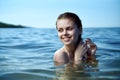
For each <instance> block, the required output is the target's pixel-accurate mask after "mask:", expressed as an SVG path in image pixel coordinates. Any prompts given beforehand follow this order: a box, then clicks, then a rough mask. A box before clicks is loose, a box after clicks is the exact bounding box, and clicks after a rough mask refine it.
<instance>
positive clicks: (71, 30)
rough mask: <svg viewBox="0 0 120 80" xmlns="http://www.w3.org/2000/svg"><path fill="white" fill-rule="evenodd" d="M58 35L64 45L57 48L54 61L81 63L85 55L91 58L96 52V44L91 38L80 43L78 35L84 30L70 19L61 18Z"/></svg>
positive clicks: (58, 23)
mask: <svg viewBox="0 0 120 80" xmlns="http://www.w3.org/2000/svg"><path fill="white" fill-rule="evenodd" d="M57 30H58V36H59V38H60V40H61V42H62V43H63V44H64V46H63V47H62V48H61V49H59V50H57V51H56V52H55V54H54V61H55V62H57V63H61V64H65V63H68V62H73V63H74V64H80V63H81V61H82V60H83V57H85V58H86V59H91V57H92V56H94V54H95V52H96V49H97V47H96V45H95V44H94V43H93V42H92V41H91V40H90V39H86V41H85V42H83V41H82V40H81V41H79V43H78V37H79V35H80V34H82V31H81V30H80V29H78V28H77V25H76V24H75V23H74V22H73V21H71V20H69V19H60V20H58V22H57Z"/></svg>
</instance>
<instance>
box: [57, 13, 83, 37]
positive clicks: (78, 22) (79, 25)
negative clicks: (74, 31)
mask: <svg viewBox="0 0 120 80" xmlns="http://www.w3.org/2000/svg"><path fill="white" fill-rule="evenodd" d="M60 19H70V20H72V21H73V22H74V23H75V24H76V25H77V28H78V29H80V30H81V32H82V22H81V20H80V18H79V17H78V16H77V14H75V13H72V12H65V13H62V14H60V15H59V16H58V18H57V21H58V20H60ZM57 21H56V28H57ZM79 38H80V39H81V35H79Z"/></svg>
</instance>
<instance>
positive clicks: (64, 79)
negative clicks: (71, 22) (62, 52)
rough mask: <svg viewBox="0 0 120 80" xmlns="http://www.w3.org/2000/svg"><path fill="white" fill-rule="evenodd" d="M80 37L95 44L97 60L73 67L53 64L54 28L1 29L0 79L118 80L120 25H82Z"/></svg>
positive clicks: (55, 35)
mask: <svg viewBox="0 0 120 80" xmlns="http://www.w3.org/2000/svg"><path fill="white" fill-rule="evenodd" d="M82 38H83V39H84V40H85V39H86V38H91V39H92V41H93V42H94V43H95V44H96V45H97V47H98V49H97V52H96V61H97V63H96V65H95V66H92V65H91V66H90V65H89V64H86V65H89V66H86V67H84V68H82V69H78V70H74V69H72V68H70V67H69V68H67V67H66V65H62V66H55V65H54V61H53V55H54V52H55V51H56V50H57V49H59V48H61V47H62V45H63V44H62V43H61V42H60V40H59V39H58V36H57V31H56V30H55V29H51V28H45V29H36V28H0V80H120V27H116V28H84V29H83V35H82ZM68 66H69V65H68Z"/></svg>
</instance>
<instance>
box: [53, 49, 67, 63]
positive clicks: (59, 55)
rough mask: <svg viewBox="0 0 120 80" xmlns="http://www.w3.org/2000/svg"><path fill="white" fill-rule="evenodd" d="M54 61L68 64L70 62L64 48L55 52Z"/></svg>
mask: <svg viewBox="0 0 120 80" xmlns="http://www.w3.org/2000/svg"><path fill="white" fill-rule="evenodd" d="M54 61H57V62H66V61H68V55H67V54H66V52H65V50H64V48H63V47H62V48H60V49H58V50H57V51H56V52H55V54H54Z"/></svg>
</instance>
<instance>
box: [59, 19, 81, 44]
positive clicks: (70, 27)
mask: <svg viewBox="0 0 120 80" xmlns="http://www.w3.org/2000/svg"><path fill="white" fill-rule="evenodd" d="M57 30H58V36H59V38H60V40H61V41H62V42H63V44H64V45H76V43H77V40H78V36H79V35H80V34H81V32H80V30H79V29H78V28H77V25H76V24H75V23H74V22H73V21H72V20H70V19H59V20H58V21H57Z"/></svg>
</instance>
